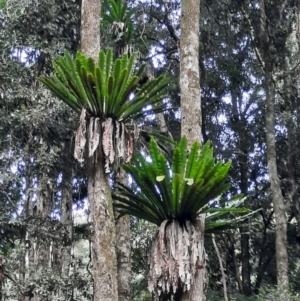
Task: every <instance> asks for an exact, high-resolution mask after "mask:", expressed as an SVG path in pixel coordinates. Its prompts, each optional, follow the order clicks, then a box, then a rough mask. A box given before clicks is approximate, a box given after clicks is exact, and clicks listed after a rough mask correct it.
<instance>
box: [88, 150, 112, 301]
mask: <svg viewBox="0 0 300 301" xmlns="http://www.w3.org/2000/svg"><path fill="white" fill-rule="evenodd" d="M88 197H89V201H90V206H91V207H90V208H91V215H92V225H93V231H92V232H93V237H92V259H93V276H94V300H95V301H117V300H118V284H117V259H116V250H115V248H116V228H115V220H114V212H113V206H112V198H111V191H110V187H109V185H108V181H107V177H106V175H105V171H104V158H103V153H102V147H98V148H97V150H96V151H95V153H94V155H93V156H92V157H90V158H88Z"/></svg>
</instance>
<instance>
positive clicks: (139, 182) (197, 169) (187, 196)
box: [113, 137, 249, 300]
mask: <svg viewBox="0 0 300 301" xmlns="http://www.w3.org/2000/svg"><path fill="white" fill-rule="evenodd" d="M149 157H150V158H145V157H143V156H142V155H141V154H137V155H136V156H134V158H133V160H132V164H131V165H129V164H126V165H124V169H125V170H126V171H127V172H128V173H129V174H130V175H131V177H132V180H133V181H134V182H135V184H136V186H135V188H130V187H126V186H124V185H122V184H118V186H117V189H116V190H115V191H114V193H113V199H114V200H116V201H118V202H116V204H115V207H116V208H118V209H119V211H118V212H120V211H121V212H122V214H131V215H133V216H135V217H137V218H140V219H144V220H147V221H149V222H151V223H154V224H156V225H157V226H159V230H158V233H157V235H156V237H155V239H154V240H153V243H152V247H151V250H150V254H149V258H148V262H149V277H148V284H149V290H150V291H152V292H155V293H156V294H157V296H161V299H162V300H165V299H164V298H170V296H171V295H175V300H177V299H178V300H179V299H180V296H181V294H182V293H184V292H185V291H188V290H190V288H191V285H193V279H194V276H195V274H196V273H197V270H198V269H199V267H200V268H203V267H204V266H205V262H199V258H204V257H203V254H202V253H203V252H204V250H203V249H202V248H201V244H199V242H200V241H201V240H202V239H204V237H203V235H204V229H205V228H206V231H207V232H215V231H217V230H224V229H228V228H232V227H233V225H234V224H235V223H238V222H239V221H241V220H243V219H245V218H246V217H247V216H248V214H247V213H249V210H248V209H245V208H239V207H238V205H240V204H241V202H242V196H241V195H238V196H235V197H234V198H232V199H231V200H229V201H227V203H228V204H230V205H228V206H227V207H225V208H224V207H221V206H220V205H217V206H214V208H211V206H210V205H211V203H212V201H214V203H215V201H216V200H217V199H218V198H219V197H220V196H221V195H222V194H223V193H225V192H227V191H228V189H229V188H230V184H228V182H227V174H228V171H229V168H230V163H225V164H223V163H222V162H216V160H215V158H214V157H213V148H212V147H211V145H210V143H209V142H207V143H206V144H205V145H204V146H203V147H202V148H200V144H199V142H195V143H194V144H193V146H192V148H191V150H190V152H188V150H187V139H186V138H185V137H184V138H182V139H181V141H180V142H179V143H178V144H176V145H175V149H174V151H173V156H172V160H170V161H168V160H167V159H166V157H165V156H164V155H163V154H162V153H161V152H160V150H159V147H158V145H157V143H156V142H155V141H154V140H153V139H152V140H151V141H150V153H149ZM136 188H137V189H136ZM200 214H206V222H205V225H203V224H201V221H200V220H199V219H197V217H198V216H199V215H200ZM159 299H160V298H159Z"/></svg>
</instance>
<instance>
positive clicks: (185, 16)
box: [180, 0, 208, 301]
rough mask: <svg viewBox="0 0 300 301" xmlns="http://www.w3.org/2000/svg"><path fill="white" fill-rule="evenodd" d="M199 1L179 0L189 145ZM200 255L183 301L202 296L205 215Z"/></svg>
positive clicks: (196, 118) (195, 102)
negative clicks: (192, 279)
mask: <svg viewBox="0 0 300 301" xmlns="http://www.w3.org/2000/svg"><path fill="white" fill-rule="evenodd" d="M199 21H200V1H199V0H182V2H181V26H180V29H181V36H180V94H181V99H180V101H181V136H186V137H187V140H188V146H189V148H190V147H191V146H192V144H193V143H194V142H195V141H200V142H201V117H202V116H201V94H200V71H199V31H200V28H199V26H200V25H199V23H200V22H199ZM199 224H200V225H201V226H200V227H199V231H203V233H201V235H200V236H201V237H202V239H201V244H202V246H201V249H202V250H203V252H202V257H201V258H199V261H198V264H199V266H201V267H202V268H201V269H198V270H197V271H198V272H197V273H196V275H195V278H194V282H193V285H192V287H191V289H190V291H189V292H186V293H184V294H183V296H182V300H184V301H187V300H189V301H204V300H206V290H207V284H208V275H207V270H206V261H205V250H204V226H205V217H204V216H200V217H199Z"/></svg>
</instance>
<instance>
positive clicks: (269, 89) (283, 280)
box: [265, 61, 289, 301]
mask: <svg viewBox="0 0 300 301" xmlns="http://www.w3.org/2000/svg"><path fill="white" fill-rule="evenodd" d="M265 63H266V67H265V81H266V83H265V85H266V87H265V89H266V131H267V133H266V141H267V160H268V169H269V178H270V184H271V192H272V199H273V206H274V212H275V220H276V242H275V244H276V267H277V286H278V295H279V298H280V300H283V301H284V300H289V297H288V290H289V279H288V254H287V217H286V206H285V203H284V198H283V195H282V191H281V188H280V180H279V177H278V171H277V162H276V144H275V143H276V142H275V112H274V103H275V87H274V83H273V79H272V73H271V70H270V69H271V66H270V62H268V61H266V62H265Z"/></svg>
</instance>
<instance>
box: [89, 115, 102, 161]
mask: <svg viewBox="0 0 300 301" xmlns="http://www.w3.org/2000/svg"><path fill="white" fill-rule="evenodd" d="M100 131H101V128H100V119H99V118H94V117H91V118H90V124H89V157H91V156H92V155H93V154H94V152H95V150H96V149H97V147H98V146H99V142H100Z"/></svg>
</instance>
